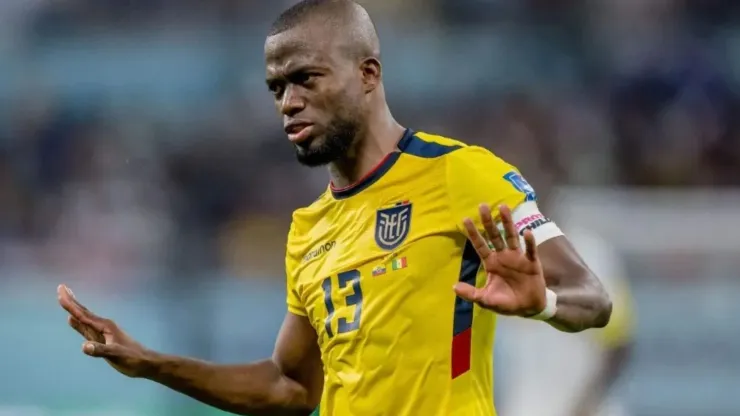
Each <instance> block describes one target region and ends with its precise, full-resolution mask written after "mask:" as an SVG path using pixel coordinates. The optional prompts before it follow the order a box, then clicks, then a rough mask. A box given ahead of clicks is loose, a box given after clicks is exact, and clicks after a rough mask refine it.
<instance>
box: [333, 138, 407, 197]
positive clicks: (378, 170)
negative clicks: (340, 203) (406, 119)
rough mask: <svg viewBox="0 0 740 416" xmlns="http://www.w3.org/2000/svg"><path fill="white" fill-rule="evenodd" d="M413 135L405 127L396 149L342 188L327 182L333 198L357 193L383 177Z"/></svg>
mask: <svg viewBox="0 0 740 416" xmlns="http://www.w3.org/2000/svg"><path fill="white" fill-rule="evenodd" d="M413 137H414V131H413V130H411V129H406V131H405V132H404V133H403V137H401V140H400V141H399V142H398V146H397V147H398V150H396V151H394V152H391V153H388V154H387V155H386V156H385V157H384V158H383V160H381V161H380V163H378V164H377V165H376V166H375V167H374V168H373V169H372V170H371V171H370V172H368V173H367V174H366V175H365V176H363V177H362V178H361V179H360V180H358V181H357V182H355V183H353V184H351V185H349V186H345V187H344V188H334V187H333V186H332V185H331V184H329V189H331V194H332V196H334V198H336V199H345V198H349V197H351V196H353V195H357V194H358V193H360V192H362V191H364V190H365V189H367V188H368V187H370V185H372V184H374V183H375V182H377V181H378V180H379V179H380V178H382V177H383V175H385V174H386V173H388V171H389V170H391V168H392V167H393V165H395V164H396V161H398V158H400V157H401V153H402V152H403V151H404V150H405V149H406V148H407V147H408V145H409V143H411V141H412V140H413Z"/></svg>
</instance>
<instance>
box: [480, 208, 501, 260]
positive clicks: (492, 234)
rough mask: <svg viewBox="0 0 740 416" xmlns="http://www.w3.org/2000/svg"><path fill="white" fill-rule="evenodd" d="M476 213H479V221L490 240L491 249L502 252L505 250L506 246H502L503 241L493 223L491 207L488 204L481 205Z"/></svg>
mask: <svg viewBox="0 0 740 416" xmlns="http://www.w3.org/2000/svg"><path fill="white" fill-rule="evenodd" d="M478 212H480V219H481V221H482V222H483V229H484V230H485V231H486V234H487V235H488V238H489V239H490V240H491V244H493V248H494V249H495V250H496V251H502V250H503V249H504V248H506V245H505V244H504V239H503V238H502V237H501V233H500V232H499V230H498V227H496V223H495V222H494V221H493V215H491V207H490V206H489V205H488V204H481V205H480V207H478Z"/></svg>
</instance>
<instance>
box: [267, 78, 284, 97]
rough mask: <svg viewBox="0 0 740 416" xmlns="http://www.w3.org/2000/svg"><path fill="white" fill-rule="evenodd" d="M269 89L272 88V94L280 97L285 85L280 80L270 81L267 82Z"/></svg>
mask: <svg viewBox="0 0 740 416" xmlns="http://www.w3.org/2000/svg"><path fill="white" fill-rule="evenodd" d="M267 89H268V90H270V92H271V93H272V95H274V96H275V97H279V96H280V94H282V93H283V86H282V84H281V83H279V82H269V83H268V84H267Z"/></svg>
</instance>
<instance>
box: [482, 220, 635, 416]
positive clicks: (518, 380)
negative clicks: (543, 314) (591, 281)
mask: <svg viewBox="0 0 740 416" xmlns="http://www.w3.org/2000/svg"><path fill="white" fill-rule="evenodd" d="M567 232H568V238H569V240H570V241H571V243H572V244H573V245H574V246H575V248H576V250H578V253H579V254H580V255H581V256H582V257H583V258H584V260H585V261H586V264H588V265H589V267H591V268H592V269H593V271H594V272H595V273H596V274H597V275H598V276H599V277H600V278H601V281H602V283H603V284H604V286H605V287H606V289H607V291H608V292H609V294H610V296H611V299H612V305H613V309H612V317H611V320H610V322H609V324H608V325H607V326H606V327H605V328H603V329H599V330H594V331H588V332H583V333H580V334H564V333H562V332H560V331H555V330H553V329H552V328H547V327H545V326H543V325H537V324H536V323H535V324H533V323H532V322H530V321H528V320H526V319H516V318H510V317H503V318H502V319H501V321H500V324H499V332H498V334H497V339H498V345H497V347H498V349H497V354H500V355H499V357H500V358H501V360H500V361H499V362H504V363H506V367H505V368H504V369H503V371H502V372H501V373H500V378H499V377H497V380H496V381H497V384H498V385H499V386H500V387H499V389H498V391H500V392H501V394H502V395H501V397H500V399H499V400H497V403H498V405H499V406H500V411H501V414H502V415H506V416H542V415H547V416H628V415H629V414H630V413H629V412H628V410H627V409H626V408H625V406H624V403H622V401H621V400H620V398H619V397H618V395H616V394H614V393H615V392H613V391H612V389H611V387H612V386H613V384H614V383H615V382H616V381H617V380H618V378H619V377H620V376H621V375H622V373H623V372H624V369H625V368H626V367H627V364H628V357H629V352H630V350H631V346H632V343H633V325H634V309H633V301H632V296H631V294H630V290H629V283H628V281H627V276H626V272H625V270H624V265H623V262H622V260H621V259H620V255H619V253H618V252H617V250H616V249H615V248H614V247H613V246H612V245H611V244H610V243H609V242H608V241H607V240H605V239H604V238H602V237H601V236H599V235H597V234H596V233H594V232H593V231H591V230H588V229H587V228H574V229H569V230H567Z"/></svg>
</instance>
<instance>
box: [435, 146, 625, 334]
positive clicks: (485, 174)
mask: <svg viewBox="0 0 740 416" xmlns="http://www.w3.org/2000/svg"><path fill="white" fill-rule="evenodd" d="M447 167H448V168H447V182H448V192H449V196H450V201H451V207H452V208H453V210H452V211H453V213H454V215H455V216H457V215H459V217H458V218H456V220H458V221H459V220H460V219H463V218H465V220H464V223H463V225H462V227H461V228H460V230H461V231H462V232H463V233H464V234H466V235H467V236H468V238H469V239H470V241H471V242H472V243H473V246H474V247H475V249H476V251H477V253H478V255H479V256H480V257H481V260H482V264H483V266H484V268H485V270H486V272H487V276H488V277H487V281H486V284H485V285H484V286H483V287H478V288H476V287H473V286H471V285H467V284H464V283H460V284H458V286H457V287H456V289H455V291H456V293H457V295H458V296H460V297H461V298H462V299H465V300H468V301H471V302H475V303H477V304H478V305H480V306H481V307H483V308H486V309H489V310H492V311H494V312H496V313H498V314H502V315H512V316H522V317H531V318H536V319H541V320H547V322H548V323H550V324H551V325H552V326H553V327H555V328H557V329H560V330H562V331H566V332H579V331H583V330H585V329H588V328H601V327H604V326H606V324H607V323H608V322H609V317H610V315H611V302H610V300H609V296H608V295H607V294H606V291H605V290H604V287H603V286H602V284H601V282H600V281H599V279H598V278H597V277H596V276H595V275H594V273H593V272H592V271H591V270H590V269H589V268H588V266H586V264H585V263H584V261H583V259H582V258H581V257H580V256H579V255H578V253H577V252H576V250H575V249H574V248H573V245H571V243H570V242H569V241H568V240H567V238H566V237H565V236H564V235H563V233H562V231H561V230H560V229H559V228H558V227H557V225H555V224H554V223H553V222H552V221H550V220H549V219H548V218H547V217H546V216H544V215H542V213H540V211H539V208H538V207H537V202H536V201H537V196H536V194H535V191H534V189H533V188H532V187H531V186H530V185H529V183H527V181H526V180H525V179H524V178H523V177H522V176H521V174H520V173H519V172H518V171H517V170H516V169H515V168H514V167H513V166H511V165H509V164H508V163H506V162H504V161H503V160H501V159H499V158H497V157H496V156H495V155H493V154H492V153H490V152H489V151H487V150H485V149H482V148H480V147H475V146H469V147H464V148H462V149H460V150H457V151H455V152H453V153H451V154H450V155H449V156H448V165H447ZM476 207H478V212H475V211H474V209H475V208H476ZM509 207H511V208H512V209H511V210H510V209H509ZM492 210H495V211H498V212H495V213H494V212H492ZM476 214H477V215H476ZM499 221H500V222H499ZM497 222H499V224H497ZM481 231H483V232H484V234H485V237H484V236H483V235H482V234H481ZM501 231H503V235H502V233H501ZM489 243H490V246H489ZM548 290H549V291H550V293H548ZM552 292H554V294H555V295H557V302H552V301H553V300H554V299H553V296H552V294H553V293H552ZM548 301H549V302H550V303H548ZM555 308H556V309H555ZM540 311H542V313H538V312H540ZM553 312H555V314H554V315H552V313H553Z"/></svg>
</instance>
